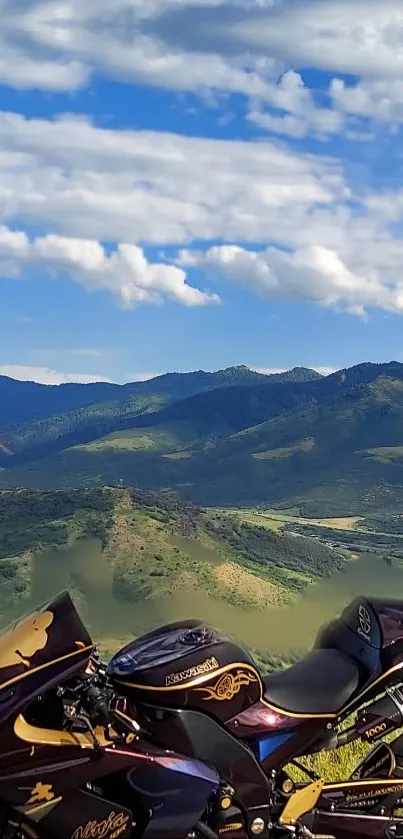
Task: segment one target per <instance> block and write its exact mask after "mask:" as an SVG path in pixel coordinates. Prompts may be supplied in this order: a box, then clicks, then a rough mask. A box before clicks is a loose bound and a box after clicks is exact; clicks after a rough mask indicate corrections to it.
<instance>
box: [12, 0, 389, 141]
mask: <svg viewBox="0 0 403 839" xmlns="http://www.w3.org/2000/svg"><path fill="white" fill-rule="evenodd" d="M0 14H1V20H2V26H1V31H0V82H3V83H6V84H10V85H12V86H14V87H16V88H28V89H30V88H42V89H44V90H47V91H49V92H52V91H56V90H61V91H67V90H71V91H77V90H79V89H81V88H83V87H85V86H86V85H88V84H89V83H90V82H91V79H92V78H93V77H94V75H95V74H99V73H101V74H102V75H103V76H111V77H114V78H117V79H120V80H124V81H129V82H134V83H137V84H149V85H152V86H156V87H162V88H165V89H169V90H173V91H192V92H198V93H199V94H201V95H202V96H205V95H206V93H208V92H212V91H213V92H214V93H218V94H220V93H225V94H228V93H229V94H231V93H241V94H243V95H244V96H245V97H247V99H249V100H250V107H249V108H248V114H249V119H250V120H251V121H252V122H253V123H255V124H257V125H259V126H260V127H261V128H263V129H265V130H267V131H270V132H274V133H277V134H284V135H286V136H294V137H303V136H305V135H306V134H307V133H308V132H311V131H312V132H314V133H315V134H318V135H319V136H320V137H326V136H328V135H331V134H335V133H337V132H340V131H342V130H344V129H346V136H347V137H349V138H350V139H351V140H355V141H357V140H360V139H361V138H364V139H365V136H366V134H365V132H362V131H361V132H360V131H356V130H355V128H354V126H353V127H352V130H351V131H350V130H349V123H350V122H351V120H350V116H354V117H355V118H357V117H363V118H367V117H370V118H371V119H373V118H374V119H379V120H381V121H388V122H389V121H393V120H398V121H400V120H401V112H402V92H401V86H402V83H403V50H402V44H403V7H402V3H401V0H382V2H379V0H299V2H298V3H293V2H288V0H285V2H281V1H280V0H279V2H276V0H273V2H271V0H262V2H259V0H233V2H231V0H86V2H85V3H84V2H83V0H47V2H43V1H42V0H30V1H29V2H24V3H22V4H21V5H20V4H17V7H16V3H15V0H1V2H0ZM296 67H306V68H316V69H323V70H325V71H328V72H330V73H334V74H340V73H344V74H350V75H353V76H357V77H358V80H357V82H354V84H351V85H348V86H346V85H345V84H344V82H343V81H342V80H340V79H338V78H336V79H334V80H333V82H332V83H331V84H330V89H329V99H328V102H327V104H326V103H325V104H324V102H323V95H322V96H321V97H320V98H319V97H316V93H314V92H312V91H311V92H310V91H308V90H307V89H306V88H304V87H303V84H302V83H301V78H300V76H299V75H298V73H296V72H295V69H294V68H296ZM282 74H283V75H282ZM279 79H280V81H278V80H279ZM316 99H318V101H316ZM210 101H211V100H210ZM279 111H280V113H279ZM367 133H368V132H367Z"/></svg>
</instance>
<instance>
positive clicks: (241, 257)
mask: <svg viewBox="0 0 403 839" xmlns="http://www.w3.org/2000/svg"><path fill="white" fill-rule="evenodd" d="M400 251H401V256H402V254H403V243H400ZM387 257H388V258H389V266H390V268H391V269H392V268H393V248H392V249H391V252H390V253H389V252H388V251H386V252H385V254H384V258H385V261H386V258H387ZM192 259H193V264H194V263H195V261H198V264H199V265H200V266H203V267H204V269H205V270H206V271H207V272H211V273H213V274H214V273H215V274H218V275H221V276H224V277H226V278H227V279H230V280H233V281H234V282H237V283H242V284H243V285H245V286H247V287H248V288H250V289H252V290H254V291H256V292H257V293H259V294H261V295H264V296H267V297H273V298H280V299H283V300H298V301H309V302H314V303H317V304H320V305H322V306H326V307H332V308H335V309H336V310H338V311H346V312H349V313H351V314H355V315H359V316H361V317H362V316H364V315H365V314H366V311H367V310H368V309H371V308H379V309H385V310H387V311H392V312H395V313H396V314H403V278H402V276H401V270H400V269H399V270H397V271H396V272H395V274H394V275H393V272H392V271H390V272H389V275H387V276H386V277H385V276H383V272H382V270H381V269H380V268H379V267H378V268H377V267H376V264H375V265H374V264H372V263H371V260H370V256H369V261H368V264H366V263H365V262H364V261H363V260H361V263H360V260H359V258H358V254H356V260H355V265H351V264H350V265H349V264H347V262H345V261H343V259H342V257H341V256H340V254H339V253H337V252H336V251H335V250H332V249H331V248H328V247H323V246H322V245H311V246H308V247H300V248H297V249H296V250H295V251H294V252H292V253H290V252H286V251H284V250H280V249H278V248H274V247H269V248H267V249H266V250H264V251H260V252H256V251H252V250H246V249H245V248H243V247H240V246H238V245H223V246H215V247H213V248H210V249H209V250H208V251H207V252H205V253H199V254H198V255H196V254H195V253H193V254H192ZM353 261H354V260H353V254H351V253H350V263H353ZM182 262H186V255H182ZM380 262H382V256H381V257H380ZM396 267H397V266H396ZM392 277H393V279H392Z"/></svg>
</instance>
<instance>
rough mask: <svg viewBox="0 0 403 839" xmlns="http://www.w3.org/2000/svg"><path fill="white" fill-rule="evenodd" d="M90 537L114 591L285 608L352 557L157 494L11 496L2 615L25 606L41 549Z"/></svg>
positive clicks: (4, 496) (126, 596)
mask: <svg viewBox="0 0 403 839" xmlns="http://www.w3.org/2000/svg"><path fill="white" fill-rule="evenodd" d="M83 537H97V538H99V539H101V541H102V544H103V548H104V552H105V555H106V556H107V558H108V561H109V563H110V565H111V566H112V568H113V594H114V596H115V597H116V598H117V599H118V600H119V599H121V600H122V601H126V602H127V601H130V602H133V603H136V602H139V600H144V598H154V597H159V596H161V595H164V594H170V593H173V592H175V591H180V592H182V591H186V590H188V591H192V590H196V591H198V590H199V591H200V590H201V591H205V592H206V593H207V594H208V596H209V597H212V598H215V599H217V600H219V601H220V600H221V601H223V602H226V603H229V604H231V605H234V606H240V607H253V608H258V609H261V608H265V607H267V606H277V605H281V604H283V603H286V602H288V601H290V600H291V599H293V598H294V597H295V595H296V594H297V593H298V592H299V591H301V590H302V589H303V588H304V587H306V586H307V585H309V584H310V583H311V582H314V581H315V580H317V579H319V578H320V577H322V576H327V575H329V574H330V573H331V572H332V571H333V570H335V568H338V567H340V566H341V565H342V564H343V561H344V560H342V559H341V557H340V556H339V555H338V554H337V553H336V552H334V551H331V550H329V549H327V548H325V547H323V546H320V545H318V543H317V542H316V541H315V542H313V541H312V542H311V541H310V540H307V539H301V540H299V539H298V538H295V537H293V536H290V535H282V536H278V535H277V534H276V533H272V532H270V531H269V530H267V529H265V528H259V527H256V526H254V525H252V524H250V523H245V524H242V523H240V522H238V521H237V520H236V519H235V517H228V516H222V515H221V514H220V513H208V512H203V511H201V510H199V509H198V508H194V507H193V506H192V505H183V504H179V503H178V502H176V501H175V500H173V499H171V498H164V497H161V496H156V495H155V494H154V493H150V494H149V495H147V494H144V493H137V494H136V495H135V497H133V494H132V493H130V492H129V491H128V490H125V489H100V490H99V489H95V490H73V491H71V490H67V491H59V492H56V493H54V492H33V491H30V490H20V491H18V490H17V491H10V492H2V493H0V582H1V584H2V585H1V588H0V611H3V610H4V609H7V608H8V607H9V606H10V605H12V604H15V603H16V602H19V603H20V606H21V610H22V611H23V609H24V599H26V598H28V597H29V596H30V594H31V573H32V571H30V569H32V557H33V553H34V552H35V551H38V550H40V549H41V548H46V547H49V546H55V545H56V546H58V547H61V546H63V545H68V544H72V543H73V542H74V540H76V539H77V538H83ZM299 542H300V544H299ZM58 561H59V560H58ZM60 561H61V562H62V561H63V554H60Z"/></svg>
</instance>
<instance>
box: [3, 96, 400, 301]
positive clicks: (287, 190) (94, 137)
mask: <svg viewBox="0 0 403 839" xmlns="http://www.w3.org/2000/svg"><path fill="white" fill-rule="evenodd" d="M294 83H295V86H296V90H294V92H293V94H292V95H293V96H294V101H298V97H299V96H300V91H299V83H298V79H294ZM281 95H282V96H283V93H282V94H281ZM290 95H291V94H290ZM302 96H304V93H303V92H302ZM401 207H402V208H403V199H402V197H401V193H397V194H395V195H392V196H390V195H376V194H371V193H369V192H368V194H363V195H360V194H354V193H353V191H352V189H351V187H350V186H349V184H348V183H347V181H346V177H345V175H344V173H343V169H342V166H341V164H340V162H337V161H335V160H333V159H331V158H330V157H326V156H324V155H322V156H320V157H319V156H318V157H315V156H313V155H310V154H303V153H299V152H296V151H293V150H292V149H290V148H287V147H286V146H284V145H283V144H280V143H278V142H274V141H264V142H259V143H250V142H241V141H222V140H212V139H203V138H194V137H183V136H179V135H175V134H168V133H163V132H160V133H156V132H150V131H118V130H106V129H103V128H97V127H95V126H94V125H92V124H91V123H90V122H89V120H88V119H84V118H79V119H78V118H76V117H73V116H65V117H63V118H58V119H53V120H43V119H26V118H24V117H22V116H18V115H15V114H5V113H3V114H1V113H0V219H2V220H3V224H2V225H1V226H0V269H1V273H2V276H8V277H12V276H16V277H18V276H21V274H22V273H24V274H26V273H27V272H28V273H29V271H30V269H31V268H32V267H35V266H41V267H42V268H43V269H46V270H47V271H48V272H50V273H53V274H55V275H63V276H65V277H68V278H70V279H71V280H72V281H74V282H76V283H79V284H80V285H82V286H83V287H85V288H86V289H87V290H88V291H104V292H109V293H112V294H113V295H114V296H115V297H116V298H117V299H118V300H119V301H120V303H121V304H122V305H125V306H128V307H130V306H134V305H136V304H137V303H141V302H151V303H153V302H158V301H161V300H164V299H173V300H175V301H177V302H178V303H181V304H183V305H186V306H200V305H205V304H207V303H211V302H217V301H218V297H217V294H216V293H215V290H207V291H206V290H205V287H204V280H203V281H202V280H200V275H197V274H194V275H193V274H192V268H197V267H200V266H201V267H202V269H203V270H207V269H208V268H209V267H210V268H211V260H212V259H213V256H214V253H216V254H217V253H218V254H220V256H219V262H220V263H223V261H225V259H227V262H228V265H227V268H228V271H227V273H228V272H230V271H233V270H235V266H237V267H238V268H239V266H240V265H241V264H242V266H243V268H242V270H243V272H244V275H245V277H246V278H247V279H248V282H249V286H250V288H251V289H254V290H259V283H260V284H261V285H262V286H263V290H264V292H265V293H268V290H269V286H270V284H271V291H270V293H271V294H273V295H275V296H282V297H285V298H286V299H291V298H292V299H306V300H316V301H317V302H318V303H322V304H324V305H332V306H339V305H340V306H342V307H344V308H348V310H349V311H356V312H357V313H362V311H363V309H367V308H370V307H372V306H379V307H381V308H387V309H391V310H394V311H400V308H401V307H400V297H399V293H398V288H399V283H400V282H401V273H402V272H401V266H402V259H403V242H402V240H401V238H400V237H399V235H398V234H397V233H396V231H394V230H393V227H390V224H391V222H392V223H394V221H395V220H396V219H398V218H399V217H400V214H401V209H400V208H401ZM24 224H28V225H30V226H31V225H32V224H33V225H34V226H35V228H36V229H39V230H43V231H44V232H43V234H42V235H37V236H36V238H34V239H30V238H29V237H28V236H27V235H26V233H25V232H24V231H23V229H22V226H23V225H24ZM195 240H197V241H198V242H204V243H205V248H206V250H207V252H208V254H209V257H208V258H205V259H203V260H201V261H200V259H199V256H198V255H197V254H195V253H194V251H193V250H192V242H194V241H195ZM217 241H220V242H221V243H222V245H223V247H224V246H225V247H226V248H229V250H228V249H227V251H225V250H222V249H221V250H219V251H215V252H214V251H213V250H212V249H211V247H210V246H211V244H212V243H214V242H217ZM104 242H115V243H116V245H114V246H113V247H108V248H106V247H105V245H104V244H103V243H104ZM233 242H239V243H241V244H242V247H241V249H240V252H239V253H238V252H237V253H236V252H234V251H233V250H231V248H232V243H233ZM225 243H227V245H225ZM248 243H249V244H250V246H251V247H250V249H248V247H246V245H247V244H248ZM265 243H270V244H271V245H272V248H271V249H270V248H269V249H268V250H267V253H268V257H267V259H265V260H264V259H262V257H261V256H259V253H260V252H261V247H262V245H264V244H265ZM157 244H158V245H159V246H160V247H161V251H162V255H160V256H159V257H158V261H157V259H156V258H153V259H151V258H150V257H148V256H147V250H146V247H147V246H150V245H157ZM257 244H258V245H259V247H256V246H257ZM167 246H177V247H179V248H181V250H180V251H179V253H178V254H177V257H175V259H172V257H170V256H169V253H170V252H172V251H170V250H169V248H167ZM186 246H188V249H187V250H186ZM254 251H255V252H256V260H253V259H252V257H251V253H252V252H254ZM164 253H168V256H167V257H165V256H164ZM225 254H226V256H225ZM209 260H210V263H209ZM242 260H243V262H242ZM216 267H217V266H216ZM188 269H189V270H188ZM269 269H270V270H269ZM238 274H239V271H238ZM259 278H260V279H259ZM260 290H262V289H260Z"/></svg>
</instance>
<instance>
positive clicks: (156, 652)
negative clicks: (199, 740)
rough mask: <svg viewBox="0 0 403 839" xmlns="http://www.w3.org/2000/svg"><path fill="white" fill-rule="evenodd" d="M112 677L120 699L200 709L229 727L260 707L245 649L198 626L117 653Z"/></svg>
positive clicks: (157, 633) (162, 633)
mask: <svg viewBox="0 0 403 839" xmlns="http://www.w3.org/2000/svg"><path fill="white" fill-rule="evenodd" d="M108 675H109V677H110V679H111V680H112V681H113V682H114V683H115V685H116V687H118V688H119V691H120V692H121V693H126V694H127V695H129V696H132V697H133V698H134V699H137V701H143V702H147V703H149V704H153V705H159V706H165V707H184V706H185V707H188V708H198V709H200V710H203V711H205V712H207V713H209V714H212V715H213V716H215V717H218V718H219V719H221V720H222V721H224V722H225V721H226V720H228V719H230V718H231V717H233V716H234V715H236V714H238V713H240V712H241V711H243V710H245V709H246V708H249V706H250V705H253V704H254V703H255V702H257V701H258V700H259V699H260V697H261V693H262V685H261V680H260V676H259V672H258V670H257V667H256V664H255V663H254V661H253V659H252V658H251V656H250V655H249V653H247V652H246V651H245V650H244V649H242V647H240V646H238V645H237V644H236V643H234V642H233V641H231V640H229V639H228V638H225V637H224V636H223V635H221V634H220V633H219V632H217V631H216V630H214V629H211V628H210V627H208V626H205V625H204V624H201V623H199V622H198V621H190V620H189V621H183V622H181V623H172V624H168V625H167V626H163V627H160V628H159V629H156V630H154V631H153V632H149V633H148V634H147V635H143V636H142V637H140V638H138V639H137V640H135V641H132V642H130V643H129V644H127V645H126V646H125V647H123V649H122V650H120V651H119V652H118V653H116V655H115V656H113V658H112V659H111V660H110V662H109V665H108Z"/></svg>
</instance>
